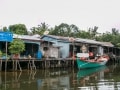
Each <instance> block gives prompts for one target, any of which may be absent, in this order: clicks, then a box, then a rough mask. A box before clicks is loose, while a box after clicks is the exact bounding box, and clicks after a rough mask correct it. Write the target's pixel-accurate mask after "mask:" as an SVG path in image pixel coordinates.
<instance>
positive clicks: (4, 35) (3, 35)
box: [0, 32, 13, 42]
mask: <svg viewBox="0 0 120 90" xmlns="http://www.w3.org/2000/svg"><path fill="white" fill-rule="evenodd" d="M12 40H13V34H12V33H11V32H0V41H7V42H11V41H12Z"/></svg>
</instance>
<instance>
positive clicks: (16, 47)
mask: <svg viewBox="0 0 120 90" xmlns="http://www.w3.org/2000/svg"><path fill="white" fill-rule="evenodd" d="M8 49H9V51H10V53H11V54H20V53H21V52H23V51H24V50H25V44H24V42H23V41H22V40H20V39H14V40H13V42H11V43H10V46H9V48H8Z"/></svg>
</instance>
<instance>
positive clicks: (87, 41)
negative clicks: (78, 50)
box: [75, 38, 101, 45]
mask: <svg viewBox="0 0 120 90" xmlns="http://www.w3.org/2000/svg"><path fill="white" fill-rule="evenodd" d="M75 41H76V42H82V43H88V44H97V45H101V43H100V42H98V41H95V40H91V39H82V38H76V39H75Z"/></svg>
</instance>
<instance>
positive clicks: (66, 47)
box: [41, 35, 113, 58]
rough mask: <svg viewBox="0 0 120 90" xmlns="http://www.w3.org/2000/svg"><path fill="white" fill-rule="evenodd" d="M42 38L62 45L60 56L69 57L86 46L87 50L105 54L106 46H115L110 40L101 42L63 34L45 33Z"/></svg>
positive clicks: (56, 44)
mask: <svg viewBox="0 0 120 90" xmlns="http://www.w3.org/2000/svg"><path fill="white" fill-rule="evenodd" d="M41 39H42V40H46V41H49V42H53V43H54V44H53V46H54V45H55V46H60V47H61V48H60V57H61V58H68V57H72V56H73V55H75V54H76V53H79V52H82V48H83V47H84V48H85V49H86V50H84V51H85V52H94V53H95V54H101V55H103V54H104V53H106V52H105V47H113V45H112V44H111V43H110V42H107V43H105V42H99V41H95V40H90V39H82V38H72V37H63V36H54V35H43V36H42V37H41Z"/></svg>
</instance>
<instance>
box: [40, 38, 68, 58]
mask: <svg viewBox="0 0 120 90" xmlns="http://www.w3.org/2000/svg"><path fill="white" fill-rule="evenodd" d="M42 39H43V40H46V41H51V42H54V44H53V45H55V46H60V57H61V58H66V57H68V56H69V43H68V42H65V41H60V40H57V39H55V38H51V37H47V36H46V37H43V38H42Z"/></svg>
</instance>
